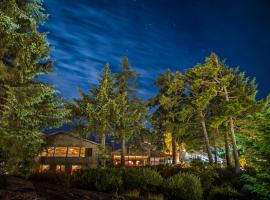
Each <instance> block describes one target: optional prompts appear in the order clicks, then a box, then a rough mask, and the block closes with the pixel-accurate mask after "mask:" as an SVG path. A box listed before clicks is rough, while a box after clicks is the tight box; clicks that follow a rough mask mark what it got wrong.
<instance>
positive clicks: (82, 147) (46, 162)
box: [38, 132, 99, 173]
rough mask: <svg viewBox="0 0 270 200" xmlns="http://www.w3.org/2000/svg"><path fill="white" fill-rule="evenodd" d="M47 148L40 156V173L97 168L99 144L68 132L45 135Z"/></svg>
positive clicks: (70, 171)
mask: <svg viewBox="0 0 270 200" xmlns="http://www.w3.org/2000/svg"><path fill="white" fill-rule="evenodd" d="M44 139H45V142H46V146H47V148H46V149H45V150H44V151H43V152H42V153H41V154H40V155H39V159H38V160H39V171H40V172H44V171H51V172H66V173H72V172H74V171H77V170H80V169H86V168H95V167H97V156H98V153H99V144H98V143H95V142H93V141H90V140H86V139H82V138H79V137H76V136H73V135H72V134H69V133H66V132H56V133H53V134H49V135H44Z"/></svg>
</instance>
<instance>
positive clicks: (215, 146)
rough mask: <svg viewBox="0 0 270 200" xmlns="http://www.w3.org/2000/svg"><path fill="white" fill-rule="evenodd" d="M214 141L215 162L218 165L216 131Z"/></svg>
mask: <svg viewBox="0 0 270 200" xmlns="http://www.w3.org/2000/svg"><path fill="white" fill-rule="evenodd" d="M217 132H218V130H216V133H217ZM213 142H214V149H215V154H214V155H215V164H216V165H217V162H218V156H217V145H216V136H215V133H214V135H213Z"/></svg>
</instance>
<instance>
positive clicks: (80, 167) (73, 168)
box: [71, 165, 82, 173]
mask: <svg viewBox="0 0 270 200" xmlns="http://www.w3.org/2000/svg"><path fill="white" fill-rule="evenodd" d="M81 169H82V166H81V165H72V167H71V173H73V172H77V171H80V170H81Z"/></svg>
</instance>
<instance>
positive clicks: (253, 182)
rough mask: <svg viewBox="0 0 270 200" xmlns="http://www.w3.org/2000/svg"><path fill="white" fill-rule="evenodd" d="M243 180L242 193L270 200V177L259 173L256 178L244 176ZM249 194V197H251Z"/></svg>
mask: <svg viewBox="0 0 270 200" xmlns="http://www.w3.org/2000/svg"><path fill="white" fill-rule="evenodd" d="M241 180H242V181H243V182H244V186H243V188H242V191H243V192H244V193H249V194H250V195H255V196H256V197H257V198H258V199H265V200H266V199H269V198H270V175H269V174H267V173H258V174H257V175H256V176H251V175H248V174H243V175H242V176H241ZM249 194H248V195H249Z"/></svg>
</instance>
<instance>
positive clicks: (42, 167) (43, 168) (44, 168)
mask: <svg viewBox="0 0 270 200" xmlns="http://www.w3.org/2000/svg"><path fill="white" fill-rule="evenodd" d="M49 170H50V165H40V166H39V171H40V172H48V171H49Z"/></svg>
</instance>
